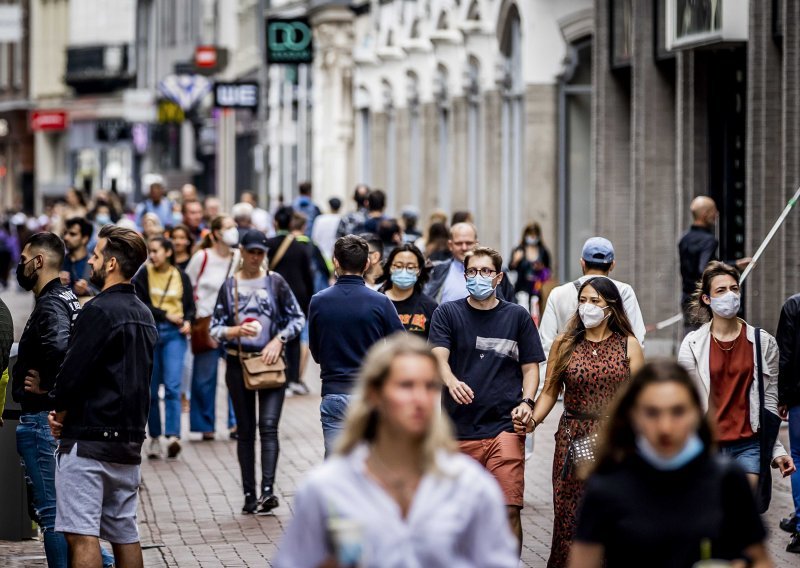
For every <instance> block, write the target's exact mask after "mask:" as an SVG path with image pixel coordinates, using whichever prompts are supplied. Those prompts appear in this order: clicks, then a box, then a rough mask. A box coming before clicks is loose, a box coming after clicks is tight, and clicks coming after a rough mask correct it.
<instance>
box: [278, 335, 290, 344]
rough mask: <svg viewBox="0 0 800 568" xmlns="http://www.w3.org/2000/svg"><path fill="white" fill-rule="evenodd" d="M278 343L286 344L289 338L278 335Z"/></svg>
mask: <svg viewBox="0 0 800 568" xmlns="http://www.w3.org/2000/svg"><path fill="white" fill-rule="evenodd" d="M278 341H280V342H281V343H286V342H287V341H289V338H288V337H286V336H285V335H283V334H282V333H281V334H279V335H278Z"/></svg>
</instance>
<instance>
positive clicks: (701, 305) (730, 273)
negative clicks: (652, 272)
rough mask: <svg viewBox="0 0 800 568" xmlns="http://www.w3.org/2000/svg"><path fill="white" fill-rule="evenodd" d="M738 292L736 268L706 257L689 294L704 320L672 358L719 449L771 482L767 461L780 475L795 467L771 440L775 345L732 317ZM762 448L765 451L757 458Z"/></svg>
mask: <svg viewBox="0 0 800 568" xmlns="http://www.w3.org/2000/svg"><path fill="white" fill-rule="evenodd" d="M740 298H741V290H740V289H739V272H738V271H737V270H736V269H735V268H733V267H732V266H728V265H727V264H723V263H722V262H718V261H714V262H711V263H709V265H708V266H707V267H706V269H705V271H704V272H703V276H702V278H701V279H700V282H698V286H697V291H696V292H695V294H694V298H693V308H694V312H695V317H696V319H697V320H698V321H705V322H706V323H705V324H704V325H702V326H701V327H700V328H699V329H698V330H696V331H693V332H691V333H689V334H688V335H687V336H686V337H685V338H684V339H683V343H682V344H681V349H680V354H679V356H678V361H679V362H680V363H681V365H683V366H684V367H685V368H686V370H688V371H689V374H690V375H691V377H692V379H694V381H695V384H696V385H697V388H698V389H699V390H700V393H701V395H702V401H703V410H704V411H706V412H708V414H709V415H710V416H709V417H710V419H711V422H712V423H714V424H715V426H716V428H715V430H716V434H717V441H718V442H719V448H720V451H721V452H722V453H724V454H727V455H729V456H730V457H731V458H732V459H733V460H735V461H736V462H738V464H739V465H740V466H741V467H742V468H743V469H744V470H745V472H747V474H748V478H749V479H750V482H751V483H752V484H753V486H756V485H757V484H758V481H759V477H761V476H763V477H764V479H765V482H769V483H771V475H770V472H769V466H770V464H771V465H772V467H774V468H780V471H781V473H782V474H783V476H784V477H786V476H788V475H791V473H792V472H793V471H794V469H795V468H794V464H793V463H792V459H791V458H790V457H789V456H788V455H787V453H786V450H785V449H784V448H783V445H781V443H780V441H778V440H777V434H778V428H779V427H780V421H781V419H780V417H779V412H778V346H777V344H776V342H775V338H774V337H772V336H771V335H770V334H768V333H767V332H765V331H763V330H761V331H760V333H759V335H760V341H759V344H760V345H757V344H756V330H755V328H753V327H752V326H751V325H749V324H748V323H747V322H745V321H744V320H742V319H740V318H738V317H737V314H738V313H739V306H740V303H741V300H740ZM757 347H760V351H761V358H760V363H761V364H760V366H761V375H762V376H763V387H764V388H763V391H764V396H763V398H764V409H763V410H764V411H765V412H762V408H761V403H760V397H761V395H760V394H759V384H758V381H759V378H758V377H759V358H758V355H759V354H758V351H759V349H757ZM762 428H763V429H762ZM762 450H763V451H762ZM762 454H768V455H764V456H763V457H764V459H763V460H762ZM767 490H768V489H767ZM761 492H762V491H761V490H760V491H759V493H761ZM766 499H767V501H768V497H766Z"/></svg>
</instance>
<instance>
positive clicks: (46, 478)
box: [17, 412, 114, 568]
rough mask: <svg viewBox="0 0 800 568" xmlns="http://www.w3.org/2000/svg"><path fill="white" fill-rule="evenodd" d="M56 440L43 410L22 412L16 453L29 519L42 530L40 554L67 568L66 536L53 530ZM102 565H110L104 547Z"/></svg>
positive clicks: (56, 566)
mask: <svg viewBox="0 0 800 568" xmlns="http://www.w3.org/2000/svg"><path fill="white" fill-rule="evenodd" d="M55 451H56V440H55V438H53V436H52V435H51V434H50V425H49V424H48V423H47V412H36V413H31V414H23V415H22V416H20V418H19V425H18V426H17V453H18V454H19V456H20V458H21V461H22V467H23V468H24V470H25V482H26V484H27V486H28V506H29V512H30V515H31V518H32V519H33V520H34V521H36V524H38V525H39V527H40V528H41V529H42V532H43V533H44V553H45V555H46V556H47V565H48V566H49V568H67V564H68V556H67V539H65V538H64V535H63V534H61V533H58V532H55V524H56V485H55V472H56V458H55ZM101 552H102V554H103V566H113V565H114V557H113V556H112V555H111V554H109V553H108V552H107V551H106V550H105V549H101Z"/></svg>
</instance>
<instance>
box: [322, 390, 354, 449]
mask: <svg viewBox="0 0 800 568" xmlns="http://www.w3.org/2000/svg"><path fill="white" fill-rule="evenodd" d="M351 398H352V395H349V394H326V395H325V396H323V397H322V402H320V403H319V420H320V422H322V438H323V440H324V442H325V457H326V458H327V457H328V456H329V455H331V452H333V448H334V445H335V444H336V438H338V437H339V434H340V433H341V431H342V429H344V418H345V416H346V415H347V406H348V405H349V404H350V399H351Z"/></svg>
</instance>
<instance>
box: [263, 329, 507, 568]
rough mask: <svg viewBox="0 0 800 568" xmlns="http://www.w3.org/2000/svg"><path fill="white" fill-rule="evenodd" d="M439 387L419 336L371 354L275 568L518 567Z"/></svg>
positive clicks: (493, 499) (499, 508) (300, 500)
mask: <svg viewBox="0 0 800 568" xmlns="http://www.w3.org/2000/svg"><path fill="white" fill-rule="evenodd" d="M442 384H443V383H442V379H441V376H440V375H439V366H438V363H437V361H436V358H435V356H434V355H433V354H432V352H431V350H430V348H429V347H428V346H427V344H426V343H425V342H424V341H423V340H421V339H419V338H416V337H412V336H410V335H407V334H398V335H395V336H393V337H391V338H390V339H388V340H387V341H386V342H385V343H381V344H378V345H377V346H375V347H373V348H372V349H371V350H370V352H369V354H368V355H367V358H366V360H365V363H364V368H363V371H362V374H361V377H360V378H359V383H358V389H357V392H356V395H355V397H354V401H353V403H352V404H351V406H350V408H349V410H348V418H347V422H346V426H345V429H344V431H343V432H342V434H341V436H340V438H339V442H338V444H339V445H338V448H337V451H336V454H335V455H334V456H333V457H331V458H330V459H329V460H328V461H327V462H326V463H325V464H324V465H322V466H320V467H319V468H318V469H316V470H315V471H314V472H312V473H311V475H310V476H309V477H308V479H307V480H306V481H305V483H304V484H303V485H302V486H301V487H300V489H299V490H298V492H297V497H296V500H295V505H294V513H295V517H294V520H293V521H292V523H291V525H290V526H289V529H288V530H287V532H286V534H285V535H284V540H283V542H282V543H281V547H280V549H279V551H278V554H277V556H276V557H275V559H274V560H273V563H274V565H275V566H276V567H278V568H284V567H285V568H288V567H292V568H303V567H314V568H317V567H319V566H326V567H336V566H349V565H356V564H358V565H359V566H376V567H377V566H381V567H382V568H391V567H401V566H403V567H405V566H425V567H426V568H436V567H445V566H446V567H448V568H450V567H455V568H457V567H466V566H482V567H489V568H491V567H498V568H500V567H509V568H511V567H514V568H516V566H517V565H518V563H519V556H518V554H517V542H516V539H515V538H514V537H513V536H512V534H511V531H510V529H509V527H508V521H507V520H506V509H505V504H504V499H503V496H502V494H501V492H500V488H499V487H498V485H497V482H496V481H495V480H494V479H493V478H492V477H491V475H490V474H488V473H487V472H486V471H484V469H483V468H482V467H480V465H479V464H477V463H476V462H474V461H473V460H471V459H470V458H468V457H466V456H464V455H462V454H460V453H459V452H458V450H457V446H456V445H455V442H454V441H453V438H452V437H451V434H450V426H449V423H448V421H447V418H446V416H444V414H443V413H442V412H441V411H440V410H439V404H440V394H441V390H442Z"/></svg>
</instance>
